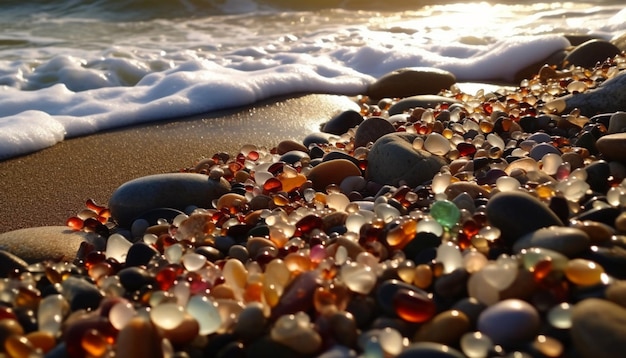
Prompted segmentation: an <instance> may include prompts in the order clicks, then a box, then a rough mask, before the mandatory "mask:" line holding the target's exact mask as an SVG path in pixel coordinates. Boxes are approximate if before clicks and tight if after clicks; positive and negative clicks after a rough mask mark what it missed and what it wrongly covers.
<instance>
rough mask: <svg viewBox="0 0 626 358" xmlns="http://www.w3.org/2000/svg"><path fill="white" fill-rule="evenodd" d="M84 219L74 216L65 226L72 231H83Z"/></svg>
mask: <svg viewBox="0 0 626 358" xmlns="http://www.w3.org/2000/svg"><path fill="white" fill-rule="evenodd" d="M83 224H84V222H83V219H81V218H79V217H77V216H72V217H71V218H69V219H67V221H65V225H67V226H68V227H69V228H70V229H72V230H76V231H78V230H82V229H83Z"/></svg>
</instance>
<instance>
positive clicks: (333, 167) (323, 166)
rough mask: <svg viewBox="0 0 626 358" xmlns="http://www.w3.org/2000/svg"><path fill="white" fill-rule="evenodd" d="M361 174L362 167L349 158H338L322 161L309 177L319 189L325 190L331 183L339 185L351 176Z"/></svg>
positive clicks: (314, 186)
mask: <svg viewBox="0 0 626 358" xmlns="http://www.w3.org/2000/svg"><path fill="white" fill-rule="evenodd" d="M355 175H361V169H359V167H357V166H356V165H355V164H354V163H353V162H352V161H350V160H347V159H336V160H330V161H327V162H323V163H320V164H318V165H316V166H315V167H313V169H311V171H310V172H309V174H308V175H307V179H308V180H310V181H311V182H312V183H313V188H314V189H315V190H317V191H324V190H326V187H327V186H329V185H331V184H336V185H339V184H341V182H342V181H343V180H344V179H345V178H347V177H351V176H355Z"/></svg>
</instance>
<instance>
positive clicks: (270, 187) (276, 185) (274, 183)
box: [263, 178, 283, 194]
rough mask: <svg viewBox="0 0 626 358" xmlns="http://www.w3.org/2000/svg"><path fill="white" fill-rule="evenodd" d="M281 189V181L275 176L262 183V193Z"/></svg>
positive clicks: (275, 191)
mask: <svg viewBox="0 0 626 358" xmlns="http://www.w3.org/2000/svg"><path fill="white" fill-rule="evenodd" d="M282 190H283V183H281V181H280V180H278V179H276V178H269V179H267V180H266V181H265V183H263V193H264V194H269V193H277V192H279V191H282Z"/></svg>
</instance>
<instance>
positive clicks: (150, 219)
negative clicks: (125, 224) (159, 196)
mask: <svg viewBox="0 0 626 358" xmlns="http://www.w3.org/2000/svg"><path fill="white" fill-rule="evenodd" d="M181 214H184V212H182V211H181V210H177V209H172V208H156V209H151V210H148V211H146V212H143V213H141V215H139V216H137V217H135V218H134V219H133V224H134V223H135V222H137V221H139V223H140V225H141V224H144V223H148V225H150V226H157V225H158V224H157V223H158V222H159V221H160V220H166V221H167V222H168V223H171V222H172V221H174V218H175V217H177V216H178V215H181ZM132 227H133V225H132V224H131V231H132Z"/></svg>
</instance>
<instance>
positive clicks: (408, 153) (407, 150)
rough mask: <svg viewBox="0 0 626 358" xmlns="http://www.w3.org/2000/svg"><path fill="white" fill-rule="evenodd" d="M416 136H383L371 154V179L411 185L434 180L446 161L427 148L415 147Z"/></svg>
mask: <svg viewBox="0 0 626 358" xmlns="http://www.w3.org/2000/svg"><path fill="white" fill-rule="evenodd" d="M415 138H416V135H412V134H408V133H405V134H402V133H390V134H387V135H384V136H382V137H381V138H379V139H378V140H377V141H376V142H375V143H374V145H373V146H372V148H371V149H370V152H369V155H368V159H367V160H368V164H367V173H366V177H367V179H368V180H371V181H374V182H377V183H379V184H391V185H399V184H400V182H403V183H406V185H409V186H411V187H415V186H417V185H419V184H422V183H425V182H427V181H430V180H431V179H432V177H433V176H434V175H435V174H437V172H439V170H440V169H441V167H442V166H443V165H445V164H446V161H445V160H444V159H443V158H441V157H439V156H436V155H432V154H430V153H428V152H427V151H425V150H419V149H418V150H416V149H415V148H413V145H412V143H413V140H414V139H415Z"/></svg>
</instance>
